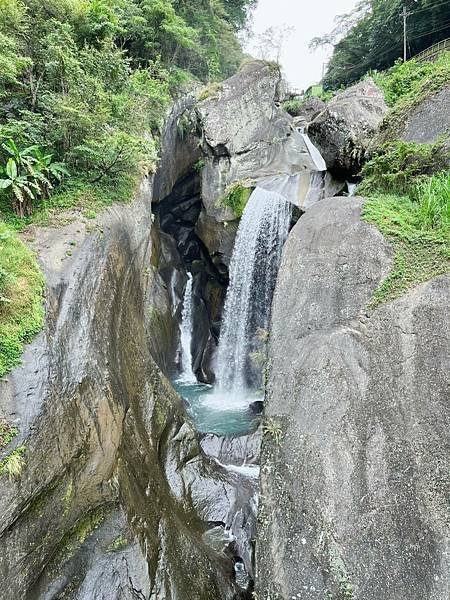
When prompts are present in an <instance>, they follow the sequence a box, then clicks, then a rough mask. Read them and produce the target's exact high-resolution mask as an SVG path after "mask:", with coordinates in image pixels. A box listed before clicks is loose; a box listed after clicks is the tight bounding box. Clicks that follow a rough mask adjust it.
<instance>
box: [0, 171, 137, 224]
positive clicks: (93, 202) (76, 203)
mask: <svg viewBox="0 0 450 600" xmlns="http://www.w3.org/2000/svg"><path fill="white" fill-rule="evenodd" d="M139 180H140V175H134V174H133V175H122V176H121V177H116V178H114V179H105V180H101V181H100V182H98V183H96V184H92V183H89V182H88V181H86V180H85V179H83V178H75V177H74V178H72V179H70V180H68V181H67V183H65V184H64V185H63V186H61V187H60V188H58V191H57V192H55V194H54V195H53V196H51V197H50V198H49V199H47V200H43V201H40V202H39V204H37V205H36V206H35V208H34V211H33V213H32V215H31V216H28V217H24V218H20V217H18V216H17V215H16V214H14V212H13V211H12V210H11V208H10V206H9V204H8V202H7V200H6V199H5V198H3V199H1V200H0V215H1V217H2V218H3V220H4V221H5V222H6V223H7V224H8V225H9V226H10V227H12V228H13V229H16V230H18V231H21V230H23V229H24V228H25V227H27V226H28V225H30V224H35V225H40V226H43V227H48V226H54V227H57V226H60V225H64V224H65V223H66V222H67V214H64V213H67V211H71V210H73V211H79V212H81V213H82V214H83V215H84V216H85V217H86V218H88V219H93V218H95V217H96V216H97V213H99V212H101V211H102V210H103V209H105V208H107V207H108V206H111V205H112V204H114V203H116V202H117V203H127V202H131V200H132V199H133V198H134V196H135V192H136V188H137V186H138V182H139Z"/></svg>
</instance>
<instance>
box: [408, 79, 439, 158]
mask: <svg viewBox="0 0 450 600" xmlns="http://www.w3.org/2000/svg"><path fill="white" fill-rule="evenodd" d="M400 138H401V139H403V140H405V141H406V142H417V143H420V144H423V143H428V144H430V143H433V142H437V141H438V140H439V139H443V140H445V141H446V144H447V147H448V148H449V149H450V85H447V86H445V87H444V88H443V89H442V90H440V91H439V92H437V93H435V94H433V95H432V96H429V97H428V98H426V99H425V100H423V101H422V102H420V103H419V104H417V106H415V107H414V108H413V109H412V110H411V111H410V112H409V114H408V116H407V117H406V122H404V123H402V124H401V130H400Z"/></svg>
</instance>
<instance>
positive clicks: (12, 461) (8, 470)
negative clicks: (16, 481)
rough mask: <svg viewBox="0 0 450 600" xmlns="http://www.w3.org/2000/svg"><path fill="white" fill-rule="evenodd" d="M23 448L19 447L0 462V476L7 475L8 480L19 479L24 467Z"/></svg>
mask: <svg viewBox="0 0 450 600" xmlns="http://www.w3.org/2000/svg"><path fill="white" fill-rule="evenodd" d="M25 450H26V449H25V446H19V447H18V448H16V449H15V450H13V451H12V452H10V453H9V454H8V455H7V456H5V458H4V459H3V460H1V461H0V476H1V475H8V476H9V478H10V479H13V478H14V477H16V478H17V477H20V475H21V474H22V469H23V467H24V466H25V459H24V458H23V455H24V454H25Z"/></svg>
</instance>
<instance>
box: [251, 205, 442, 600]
mask: <svg viewBox="0 0 450 600" xmlns="http://www.w3.org/2000/svg"><path fill="white" fill-rule="evenodd" d="M360 209H361V200H360V199H357V198H335V199H330V200H324V201H322V202H321V203H319V204H318V205H317V206H315V207H313V208H311V209H310V210H309V211H308V212H307V213H306V214H305V216H304V217H302V219H300V221H299V223H298V224H297V225H296V226H295V228H294V229H293V231H292V233H291V235H290V237H289V238H288V241H287V244H286V247H285V251H284V257H283V262H282V266H281V269H280V273H279V279H278V283H277V289H276V292H275V299H274V306H273V325H272V332H271V337H270V348H269V357H270V375H269V386H268V394H267V400H266V418H267V419H268V420H269V421H268V425H267V426H266V435H265V436H264V441H263V457H262V475H261V484H262V489H261V502H262V506H261V510H260V514H259V523H260V525H259V534H258V542H257V593H258V598H260V599H261V600H269V599H270V600H274V599H277V600H278V599H279V600H287V599H290V598H299V599H301V600H323V599H324V598H335V599H344V598H352V599H354V600H386V599H388V598H389V600H423V599H425V598H427V599H428V600H446V599H447V598H448V595H449V589H450V578H449V572H450V571H449V562H448V534H449V529H448V506H447V504H446V498H448V491H449V484H450V482H449V477H448V469H447V468H446V465H447V463H448V456H449V451H450V439H449V431H450V429H449V425H450V415H449V406H448V398H449V392H450V381H449V376H448V356H449V351H450V321H449V319H448V304H449V299H450V277H449V276H443V277H439V278H436V279H433V280H432V281H429V282H428V283H425V284H423V285H420V286H418V287H416V288H414V289H412V290H411V291H409V292H408V293H407V294H405V295H404V296H403V297H402V298H400V299H398V300H395V301H393V302H390V303H389V304H386V305H383V306H380V307H379V308H377V309H376V310H375V311H373V312H367V308H366V306H367V304H368V302H369V301H370V299H371V297H372V294H373V292H374V290H375V289H376V288H377V286H378V285H379V283H380V282H381V281H382V280H383V279H384V278H385V277H386V275H387V274H388V272H389V270H390V267H391V265H392V250H391V249H390V247H389V245H388V243H387V242H386V241H385V240H384V239H383V237H382V236H381V234H380V233H379V232H378V231H377V230H376V229H375V228H374V227H372V226H371V225H369V224H367V223H364V222H362V221H361V219H360Z"/></svg>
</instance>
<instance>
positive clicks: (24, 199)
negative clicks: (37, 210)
mask: <svg viewBox="0 0 450 600" xmlns="http://www.w3.org/2000/svg"><path fill="white" fill-rule="evenodd" d="M1 173H2V174H4V175H6V177H5V178H3V179H0V189H1V190H6V189H8V188H11V190H12V192H13V195H14V210H15V211H16V213H17V214H18V215H19V216H20V217H24V216H25V215H26V214H29V212H30V206H31V203H32V201H33V200H34V197H35V196H34V193H33V191H32V189H34V190H35V191H38V192H39V191H40V188H39V186H38V185H37V183H36V182H35V181H33V180H32V179H30V178H29V177H28V176H27V175H26V174H22V173H20V172H19V169H18V168H17V163H16V161H15V160H14V158H9V159H8V162H7V163H6V167H5V168H2V171H1Z"/></svg>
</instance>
